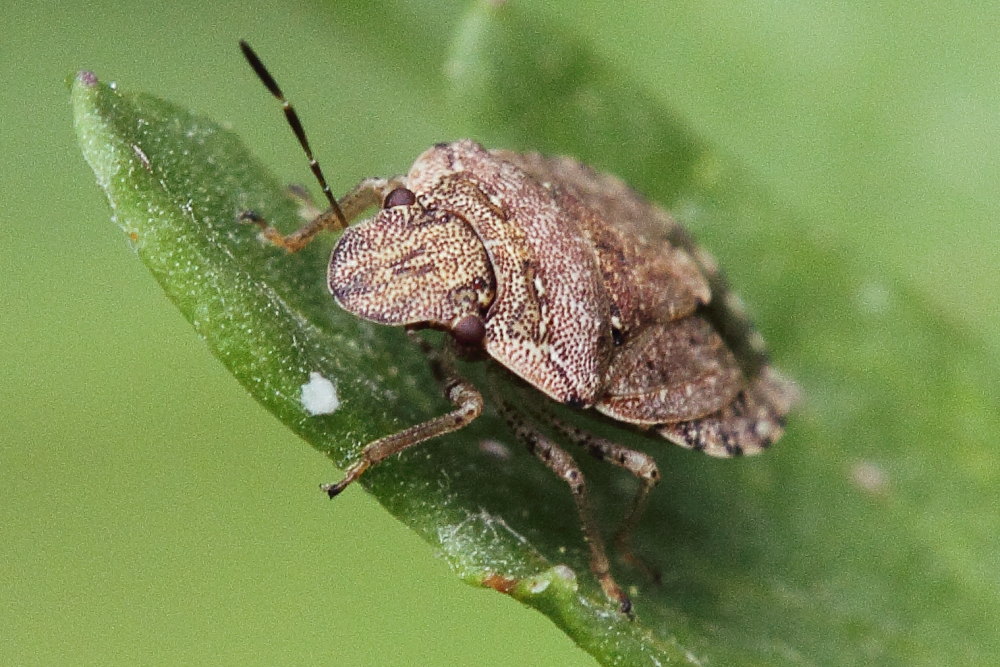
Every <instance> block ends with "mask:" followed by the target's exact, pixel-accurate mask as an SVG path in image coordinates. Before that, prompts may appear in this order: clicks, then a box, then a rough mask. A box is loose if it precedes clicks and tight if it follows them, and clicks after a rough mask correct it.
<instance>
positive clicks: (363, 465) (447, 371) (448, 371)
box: [321, 335, 483, 498]
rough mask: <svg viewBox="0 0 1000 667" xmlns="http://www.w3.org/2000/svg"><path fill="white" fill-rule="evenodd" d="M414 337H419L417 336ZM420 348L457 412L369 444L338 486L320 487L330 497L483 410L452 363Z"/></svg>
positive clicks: (480, 400) (427, 348) (477, 395)
mask: <svg viewBox="0 0 1000 667" xmlns="http://www.w3.org/2000/svg"><path fill="white" fill-rule="evenodd" d="M413 337H414V338H417V337H416V336H415V335H414V336H413ZM417 340H418V341H419V342H420V344H421V348H422V349H423V350H424V352H425V353H426V354H427V355H428V360H429V362H430V365H431V370H432V371H433V372H434V375H435V377H436V378H437V379H438V381H439V382H441V385H442V387H443V388H444V395H445V397H446V398H447V399H448V400H449V401H451V403H452V405H454V406H455V409H454V410H452V411H451V412H448V413H446V414H443V415H441V416H440V417H435V418H434V419H430V420H428V421H425V422H423V423H422V424H417V425H415V426H411V427H410V428H407V429H404V430H402V431H400V432H398V433H393V434H392V435H388V436H386V437H384V438H379V439H378V440H376V441H374V442H371V443H369V444H368V445H366V446H365V448H364V449H363V450H361V458H360V459H359V460H358V461H357V462H356V463H354V464H353V465H351V466H350V467H349V468H347V470H346V471H345V472H344V478H343V479H342V480H340V481H339V482H337V483H335V484H324V485H323V486H322V487H321V488H322V489H323V490H324V491H325V492H326V493H327V495H329V496H330V497H331V498H333V497H335V496H336V495H338V494H339V493H340V492H341V491H343V490H344V489H345V488H347V486H348V485H350V484H351V482H353V481H355V480H356V479H358V478H359V477H361V475H362V474H363V473H364V472H365V471H366V470H368V468H370V467H372V466H373V465H376V464H378V463H379V462H381V461H383V460H385V459H386V458H388V457H390V456H392V455H393V454H397V453H399V452H401V451H403V450H404V449H407V448H409V447H412V446H413V445H417V444H420V443H421V442H424V441H425V440H430V439H431V438H436V437H438V436H439V435H444V434H445V433H451V432H452V431H457V430H458V429H460V428H463V427H465V426H468V425H469V424H470V423H471V422H472V421H473V420H474V419H476V417H478V416H479V415H480V414H481V413H482V411H483V397H482V394H480V393H479V391H478V390H477V389H476V388H475V387H474V386H473V385H472V384H471V383H469V382H468V381H467V380H465V379H463V378H461V377H459V376H458V374H456V373H455V371H454V369H452V367H451V364H450V363H449V361H448V360H447V359H445V358H444V356H443V355H441V354H440V353H439V352H438V351H437V350H435V349H433V348H432V347H431V346H430V345H428V344H427V343H425V342H424V341H423V340H422V339H417Z"/></svg>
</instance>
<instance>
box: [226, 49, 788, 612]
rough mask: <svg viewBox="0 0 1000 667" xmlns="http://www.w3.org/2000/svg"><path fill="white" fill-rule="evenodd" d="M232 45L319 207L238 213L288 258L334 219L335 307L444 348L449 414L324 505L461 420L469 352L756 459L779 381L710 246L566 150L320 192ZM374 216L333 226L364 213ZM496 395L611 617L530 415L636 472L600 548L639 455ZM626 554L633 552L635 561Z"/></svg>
mask: <svg viewBox="0 0 1000 667" xmlns="http://www.w3.org/2000/svg"><path fill="white" fill-rule="evenodd" d="M240 45H241V47H242V49H243V53H244V55H245V56H246V58H247V60H248V61H249V62H250V65H251V66H252V67H253V69H254V71H255V72H256V73H257V75H258V76H259V77H260V79H261V80H262V81H263V82H264V84H265V86H267V88H268V90H270V92H271V93H272V94H273V95H274V96H275V97H276V98H277V99H278V100H280V101H281V102H282V104H283V105H284V110H285V114H286V116H287V118H288V121H289V123H290V125H291V126H292V129H293V130H294V131H295V134H296V136H297V137H298V139H299V141H300V143H301V144H302V147H303V149H304V150H305V152H306V155H307V156H308V157H309V160H310V165H311V167H312V170H313V173H314V174H315V176H316V178H317V180H318V181H319V183H320V185H321V186H322V188H323V192H324V194H325V195H326V198H327V200H328V202H329V204H330V207H329V208H328V209H327V210H326V211H322V212H320V211H317V213H316V215H315V217H314V218H313V219H312V220H311V221H310V222H308V223H307V224H306V225H305V226H303V227H302V228H301V229H299V230H298V231H296V232H294V233H292V234H290V235H288V236H284V235H282V234H281V233H280V232H278V231H277V230H275V229H274V228H273V227H270V226H268V225H267V224H266V223H265V222H264V221H263V220H262V219H261V218H259V217H257V216H256V215H255V214H253V213H250V212H246V213H243V214H242V215H241V217H242V218H243V219H244V220H247V221H250V222H254V223H256V224H257V225H259V226H260V228H261V229H262V234H263V236H264V237H265V238H266V239H267V240H268V241H270V242H271V243H273V244H275V245H277V246H280V247H282V248H285V249H286V250H289V251H292V252H294V251H296V250H299V249H300V248H302V247H303V246H305V245H306V244H307V243H309V242H310V241H311V240H312V239H313V238H314V237H315V235H316V234H317V233H318V232H320V231H322V230H326V229H329V230H344V231H343V234H342V235H341V236H340V239H339V240H338V241H337V244H336V246H335V247H334V249H333V253H332V255H331V257H330V264H329V271H328V284H329V288H330V291H331V292H332V294H333V297H334V299H335V300H336V301H337V303H338V304H339V305H340V306H341V307H342V308H344V309H345V310H347V311H349V312H351V313H353V314H355V315H357V316H359V317H362V318H364V319H366V320H370V321H372V322H377V323H380V324H389V325H397V326H404V327H407V329H409V330H414V329H418V328H423V327H433V328H435V329H441V330H444V331H446V332H448V333H450V334H451V339H450V340H451V344H450V345H448V346H446V348H445V349H443V350H437V349H433V348H432V347H431V346H430V345H429V344H427V343H426V342H425V341H423V340H422V339H419V338H418V339H417V340H418V343H419V344H420V345H421V346H422V348H423V349H424V351H425V352H426V353H427V355H428V358H429V360H430V363H431V367H432V369H433V370H434V372H435V375H436V376H437V378H438V379H439V380H440V382H441V384H442V387H443V389H444V393H445V396H446V397H447V398H448V400H449V401H450V402H451V403H452V404H453V405H454V406H455V408H454V410H452V411H451V412H449V413H447V414H445V415H443V416H440V417H437V418H435V419H431V420H430V421H427V422H424V423H422V424H417V425H416V426H411V427H410V428H407V429H405V430H403V431H401V432H399V433H395V434H393V435H389V436H386V437H384V438H381V439H379V440H376V441H375V442H372V443H370V444H368V445H367V446H366V447H364V449H362V451H361V455H360V458H359V460H358V461H357V462H356V463H354V464H353V465H351V466H350V467H348V469H347V471H346V474H345V477H344V479H343V480H342V481H340V482H338V483H336V484H330V485H327V486H325V487H324V489H325V490H326V491H327V492H328V493H329V495H330V497H331V498H332V497H334V496H335V495H337V494H338V493H340V492H341V491H343V490H344V488H345V487H347V486H348V485H349V484H350V483H351V482H353V481H354V480H356V479H358V478H359V477H360V476H361V475H362V474H363V473H364V472H365V470H367V469H368V468H370V467H371V466H373V465H375V464H377V463H379V462H380V461H382V460H384V459H385V458H386V457H388V456H391V455H393V454H395V453H397V452H400V451H402V450H403V449H406V448H407V447H411V446H413V445H416V444H418V443H420V442H423V441H425V440H428V439H430V438H434V437H436V436H439V435H442V434H445V433H449V432H452V431H455V430H457V429H460V428H462V427H464V426H466V425H467V424H469V423H470V422H472V421H473V420H474V419H476V418H477V417H478V416H479V414H480V413H481V411H482V409H483V398H482V395H481V394H480V393H479V391H478V390H477V389H476V387H474V386H473V385H472V384H471V383H469V382H468V381H466V380H465V379H463V378H462V377H460V376H459V375H458V374H457V373H456V372H455V370H454V368H453V365H452V363H451V361H452V359H453V358H454V356H455V355H456V354H458V355H461V356H462V357H464V358H472V357H474V356H476V355H477V354H478V356H479V357H480V358H482V359H484V360H486V361H488V362H489V363H490V364H491V365H492V368H493V370H495V371H496V372H497V373H499V374H503V375H507V376H509V377H512V378H515V379H516V381H517V382H518V383H520V384H521V385H523V386H524V388H525V391H529V390H530V391H534V392H535V393H536V395H537V394H539V393H540V394H543V395H544V396H546V397H547V398H548V399H549V400H551V401H553V402H555V403H560V404H563V405H567V406H570V407H572V408H576V409H579V410H590V411H596V412H597V413H600V414H602V415H604V416H606V417H609V418H611V419H612V420H614V421H616V422H619V423H620V424H623V425H627V426H631V427H634V428H637V429H639V430H642V431H644V432H647V433H650V434H653V435H656V436H662V437H663V438H666V439H667V440H669V441H671V442H673V443H675V444H678V445H680V446H682V447H687V448H690V449H697V450H700V451H703V452H705V453H707V454H710V455H712V456H737V455H740V454H753V453H756V452H759V451H761V450H762V449H764V448H765V447H767V446H768V445H770V444H771V443H772V442H774V441H775V440H777V439H778V438H779V437H780V436H781V434H782V430H783V425H784V418H785V414H786V413H787V412H788V410H789V408H790V406H791V403H792V401H793V397H794V393H795V390H794V386H793V385H792V384H791V383H790V382H789V381H787V380H785V379H783V378H782V377H781V376H780V375H779V374H778V372H777V371H775V370H774V369H773V368H771V366H770V365H769V364H768V362H767V357H766V355H765V352H764V346H763V341H762V339H761V337H760V335H759V334H758V333H757V332H756V331H755V330H754V329H753V327H752V326H751V324H750V322H749V321H748V319H747V317H746V316H745V314H744V312H743V309H742V307H741V306H740V303H739V300H738V299H737V298H736V297H735V295H733V294H732V293H731V292H730V291H729V289H728V287H727V285H726V282H725V280H724V279H723V277H722V275H721V274H720V272H719V270H718V268H717V267H716V264H715V261H714V260H713V259H712V257H711V255H709V254H708V253H706V252H704V251H703V250H701V249H700V248H698V247H697V246H696V245H695V244H694V243H693V241H692V240H691V238H690V237H689V236H688V235H687V233H686V232H685V231H684V230H683V229H682V228H681V227H680V226H679V225H678V224H677V223H676V222H675V221H674V220H673V219H672V218H671V217H670V216H669V215H668V214H667V213H666V212H664V211H663V210H662V209H660V208H658V207H657V206H654V205H653V204H650V203H649V202H647V201H646V200H645V199H643V198H642V197H641V196H639V195H638V194H637V193H635V192H634V191H633V190H632V189H630V188H629V187H628V186H627V185H625V183H623V182H622V181H621V180H619V179H617V178H615V177H613V176H609V175H607V174H602V173H599V172H596V171H594V170H593V169H590V168H589V167H586V166H585V165H582V164H580V163H579V162H576V161H574V160H571V159H569V158H560V157H556V158H553V157H543V156H541V155H537V154H521V153H514V152H510V151H503V150H486V149H484V148H483V147H482V146H480V145H479V144H477V143H474V142H472V141H468V140H465V141H456V142H453V143H447V144H438V145H436V146H433V147H431V148H430V149H428V150H427V151H425V152H424V153H423V154H422V155H420V156H419V157H418V158H417V159H416V161H415V162H414V163H413V166H412V167H411V168H410V171H409V173H407V174H406V175H405V176H398V177H395V178H389V179H382V178H373V179H367V180H365V181H362V182H361V183H360V184H359V185H358V186H357V187H355V188H354V189H353V190H352V191H351V192H350V193H348V194H347V195H346V196H345V197H343V198H342V199H341V200H339V201H338V200H336V199H335V198H334V197H333V195H332V194H331V192H330V188H329V187H328V186H327V184H326V181H325V179H324V177H323V174H322V172H321V170H320V168H319V165H318V164H317V162H316V160H315V159H314V158H313V155H312V150H311V149H310V147H309V144H308V141H307V140H306V137H305V134H304V132H303V130H302V124H301V123H300V121H299V119H298V116H297V115H296V113H295V111H294V110H293V109H292V107H291V106H290V105H289V103H288V102H287V101H286V100H285V97H284V95H283V94H282V92H281V90H280V89H279V87H278V85H277V83H276V82H275V81H274V79H273V78H272V77H271V75H270V74H269V73H268V72H267V70H266V69H265V68H264V65H263V64H262V63H261V61H260V59H259V58H258V57H257V56H256V54H255V53H254V52H253V50H252V49H251V48H250V47H249V46H248V45H247V44H246V43H244V42H241V43H240ZM370 207H379V210H378V212H377V213H376V214H375V217H374V218H371V219H369V220H366V221H364V222H361V223H358V224H356V225H354V226H348V223H349V222H350V221H351V220H353V219H355V218H357V217H358V216H359V215H360V214H361V213H362V212H363V211H364V210H365V209H368V208H370ZM524 403H525V404H527V405H533V406H534V407H523V406H517V407H515V406H514V405H512V404H511V403H510V402H508V401H505V400H504V399H503V398H500V397H496V404H497V405H496V407H497V409H498V410H499V412H500V414H501V415H502V416H503V417H504V418H505V419H506V420H507V422H508V423H509V425H510V426H511V429H512V430H513V432H514V433H515V435H516V436H517V438H518V439H519V440H521V441H522V442H524V444H526V445H527V446H528V448H529V449H530V450H531V452H532V453H534V454H535V455H536V456H537V457H538V458H539V459H541V461H542V462H544V463H545V464H546V465H547V466H548V467H549V468H550V469H552V471H553V472H555V473H556V474H557V475H559V476H560V477H561V478H562V479H563V480H565V481H566V483H567V484H569V486H570V488H571V490H572V492H573V497H574V500H575V502H576V505H577V509H578V512H579V515H580V522H581V524H582V528H583V532H584V536H585V538H586V540H587V543H588V545H589V549H590V564H591V569H592V570H593V572H594V574H595V575H596V577H597V579H598V580H599V581H600V584H601V586H602V588H603V589H604V592H605V593H606V595H607V596H608V597H609V598H610V599H612V600H614V601H615V602H616V603H617V604H618V606H619V608H620V609H621V610H622V611H624V612H626V613H629V612H630V609H631V603H630V601H629V598H628V596H627V595H626V594H625V592H624V591H623V590H622V589H621V588H620V587H619V586H618V584H617V583H616V582H615V580H614V578H613V577H612V575H611V571H610V565H609V562H608V557H607V552H606V549H605V546H604V541H603V539H602V538H601V536H600V533H599V531H598V530H597V527H596V523H595V521H594V519H593V517H592V514H591V510H590V506H589V504H588V499H587V493H586V487H585V485H584V479H583V476H582V474H581V473H580V470H579V468H578V467H577V465H576V463H575V462H574V461H573V459H572V457H571V456H570V455H569V454H568V453H567V452H566V451H565V450H563V449H562V447H560V446H559V445H558V444H556V443H555V442H554V441H553V440H552V439H550V438H549V437H547V436H546V435H544V434H543V433H542V431H540V430H539V429H538V428H537V427H536V426H534V425H533V422H535V421H537V420H539V419H542V420H544V421H545V422H546V423H547V424H548V425H549V426H551V427H553V428H554V429H555V430H556V431H558V432H560V433H561V434H562V435H563V436H564V437H565V438H566V439H568V440H570V441H573V442H575V443H577V444H579V445H581V446H583V447H584V448H585V449H586V450H587V451H588V452H590V453H591V454H593V455H594V456H596V457H597V458H599V459H601V460H604V461H607V462H608V463H612V464H614V465H618V466H621V467H622V468H624V469H625V470H627V471H628V472H630V473H631V474H633V475H635V476H636V477H637V478H638V479H639V481H640V488H639V491H638V494H637V496H636V498H635V500H634V502H633V505H632V509H631V511H630V513H629V514H628V516H627V517H626V519H625V520H624V521H623V524H622V528H621V529H620V530H619V532H618V533H617V535H616V536H615V545H616V546H617V547H618V549H619V550H620V551H621V553H622V555H623V556H624V557H626V558H632V557H631V553H630V551H629V546H628V542H629V538H630V535H631V532H632V530H633V528H634V527H635V525H636V523H637V521H638V518H639V516H640V514H641V512H642V510H643V508H644V507H645V504H646V501H647V499H648V495H649V492H650V491H651V490H652V488H653V487H654V486H655V485H656V483H657V482H658V481H659V471H658V469H657V467H656V463H655V462H654V461H653V459H652V458H651V457H649V456H648V455H647V454H645V453H643V452H640V451H637V450H634V449H631V448H628V447H625V446H622V445H619V444H616V443H614V442H611V441H608V440H606V439H604V438H600V437H597V436H594V435H591V434H589V433H587V432H586V431H583V430H581V429H579V428H577V427H575V426H571V425H569V424H567V423H565V422H563V421H561V420H559V419H557V418H555V417H554V416H552V415H551V414H550V412H549V411H548V410H546V409H544V408H543V407H541V406H539V405H538V403H539V402H538V401H525V402H524ZM633 560H634V558H633Z"/></svg>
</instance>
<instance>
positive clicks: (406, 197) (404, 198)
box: [382, 188, 417, 208]
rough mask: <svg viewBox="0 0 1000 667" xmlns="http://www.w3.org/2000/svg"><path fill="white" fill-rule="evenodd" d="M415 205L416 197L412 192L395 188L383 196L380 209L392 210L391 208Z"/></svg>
mask: <svg viewBox="0 0 1000 667" xmlns="http://www.w3.org/2000/svg"><path fill="white" fill-rule="evenodd" d="M416 203H417V196H416V195H415V194H413V191H412V190H408V189H407V188H396V189H395V190H393V191H392V192H390V193H389V194H387V195H386V196H385V201H384V202H383V203H382V208H392V207H393V206H413V205H414V204H416Z"/></svg>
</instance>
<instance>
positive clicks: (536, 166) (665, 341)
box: [358, 141, 794, 455]
mask: <svg viewBox="0 0 1000 667" xmlns="http://www.w3.org/2000/svg"><path fill="white" fill-rule="evenodd" d="M404 180H405V182H406V185H407V187H409V188H410V189H412V190H413V191H414V192H416V193H417V198H418V200H419V202H420V203H421V205H422V206H424V207H426V209H427V210H428V211H438V212H440V211H447V212H448V213H449V214H451V215H452V216H454V217H455V218H461V219H462V220H464V221H465V222H466V223H467V224H468V227H469V228H470V229H472V230H473V231H474V233H475V235H476V236H477V237H478V239H479V241H480V243H481V245H482V247H483V248H484V250H485V253H486V257H487V263H488V265H489V267H490V269H491V270H492V274H491V278H492V279H493V280H495V283H494V284H495V286H496V294H495V298H494V299H493V301H492V303H491V304H489V307H488V309H486V311H485V322H484V325H485V330H486V334H485V342H484V347H485V350H486V352H487V353H488V354H489V355H490V356H491V357H493V358H494V359H495V360H496V361H497V362H499V363H500V364H501V365H502V366H504V367H506V368H507V369H508V370H510V371H512V372H514V373H515V374H517V375H519V376H520V377H521V378H523V379H524V380H526V381H527V382H529V383H530V384H531V385H532V386H534V387H536V388H537V389H539V390H541V391H543V392H544V393H546V394H548V395H549V396H550V397H552V398H553V399H555V400H557V401H560V402H563V403H567V404H570V405H573V406H576V407H594V408H596V409H597V410H598V411H600V412H602V413H604V414H606V415H608V416H610V417H613V418H614V419H617V420H619V421H622V422H625V423H628V424H634V425H636V426H641V427H648V426H657V425H661V428H658V429H654V431H655V432H657V433H660V434H661V435H663V436H664V437H667V438H668V439H670V440H672V441H674V442H678V443H679V444H683V445H684V446H687V447H692V448H695V449H700V450H704V451H706V452H708V453H710V454H713V455H733V454H745V453H752V452H755V451H759V450H760V449H762V448H763V447H765V446H766V445H768V444H770V443H771V442H773V440H774V439H776V437H777V434H780V432H781V428H782V424H781V420H782V418H783V415H784V414H785V412H787V410H788V406H789V404H790V402H791V397H792V395H793V392H794V390H793V388H792V385H791V384H790V383H788V382H787V381H786V380H784V379H783V378H781V376H780V375H779V374H778V373H777V372H775V371H773V370H772V369H770V367H769V366H768V365H767V362H766V356H765V354H764V351H763V349H762V348H761V347H760V343H759V335H758V334H756V332H755V330H754V329H753V327H752V326H751V324H750V323H749V320H747V319H746V316H745V314H744V313H743V312H742V308H741V307H739V302H738V299H736V298H735V297H734V296H733V295H731V293H730V292H729V290H728V286H727V285H726V282H725V280H724V278H723V277H722V276H721V274H720V273H719V272H718V269H717V267H716V264H715V260H714V259H713V258H712V256H711V255H710V254H708V253H707V252H705V251H703V250H701V249H699V248H698V247H697V246H695V245H694V243H693V242H692V241H691V240H690V238H689V237H688V235H687V234H686V233H685V232H684V230H683V229H682V228H681V227H680V226H679V225H677V223H676V222H675V221H674V220H673V219H672V218H671V217H670V216H669V215H668V214H667V213H666V212H664V211H663V210H662V209H660V208H659V207H657V206H655V205H653V204H651V203H650V202H648V201H647V200H646V199H644V198H643V197H641V196H640V195H638V194H637V193H636V192H635V191H633V190H632V189H631V188H629V187H628V186H627V185H626V184H625V183H624V182H623V181H621V180H620V179H618V178H615V177H613V176H610V175H608V174H602V173H599V172H596V171H594V170H593V169H591V168H589V167H587V166H585V165H582V164H580V163H579V162H576V161H574V160H572V159H569V158H561V157H555V158H551V157H544V156H541V155H538V154H519V153H513V152H510V151H499V150H498V151H487V150H485V149H483V148H482V147H481V146H479V145H478V144H476V143H474V142H471V141H459V142H454V143H451V144H439V145H437V146H434V147H432V148H431V149H429V150H427V151H426V152H425V153H424V154H423V155H421V156H420V157H419V158H417V160H416V161H415V163H414V165H413V167H412V168H411V170H410V172H409V174H408V175H407V176H406V178H405V179H404ZM380 215H381V214H380ZM397 243H403V244H404V245H405V244H407V243H409V242H408V241H397ZM462 243H463V246H462V247H468V241H467V240H465V239H464V238H463V242H462ZM457 248H458V246H455V249H456V250H457ZM477 261H478V260H477ZM476 266H477V268H476V269H475V270H476V271H480V272H481V271H482V267H481V265H480V264H477V265H476ZM358 269H359V270H361V269H363V267H360V266H359V267H358ZM435 275H437V274H435ZM468 275H471V274H463V280H467V278H468ZM421 300H422V299H421ZM454 312H457V311H456V310H455V308H454V307H450V308H449V309H448V313H454ZM378 321H384V320H378ZM453 321H454V320H453ZM439 322H440V321H439ZM666 425H673V426H666Z"/></svg>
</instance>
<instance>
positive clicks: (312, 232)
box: [237, 178, 400, 252]
mask: <svg viewBox="0 0 1000 667" xmlns="http://www.w3.org/2000/svg"><path fill="white" fill-rule="evenodd" d="M399 184H400V180H399V179H398V178H393V179H387V178H366V179H365V180H363V181H361V182H360V183H358V184H357V185H356V186H355V187H354V189H352V190H351V191H350V192H348V193H347V194H346V195H344V197H343V198H342V199H340V200H339V202H338V204H339V206H340V210H339V211H337V210H334V209H333V208H328V209H326V210H325V211H320V212H319V213H318V214H315V213H316V209H315V206H314V205H313V204H312V202H311V200H310V198H309V196H308V194H306V195H305V196H303V194H302V191H301V190H299V189H295V190H292V189H290V193H291V195H292V197H293V198H294V199H295V200H296V201H298V202H299V204H300V206H301V207H302V208H303V211H305V212H306V213H314V214H315V215H314V217H312V218H311V219H310V220H309V221H308V222H306V224H304V225H302V227H300V228H299V229H297V230H295V231H294V232H292V233H291V234H282V233H281V232H280V231H279V230H277V229H276V228H274V227H272V226H271V225H270V224H268V222H267V220H265V219H264V218H263V217H261V216H260V215H259V214H257V213H256V212H255V211H241V212H240V214H239V215H238V216H237V220H239V221H240V222H246V223H250V224H254V225H257V226H258V227H260V230H261V236H263V237H264V239H266V240H267V241H268V242H269V243H271V244H273V245H276V246H278V247H279V248H284V249H285V250H287V251H288V252H298V251H299V250H302V248H304V247H306V246H307V245H309V242H310V241H312V240H313V239H314V238H315V237H316V235H317V234H319V233H320V232H322V231H324V230H330V231H336V230H339V229H342V228H343V224H342V223H341V217H340V216H341V214H342V215H343V222H344V223H349V222H351V221H352V220H354V219H355V218H357V217H358V216H359V215H361V213H363V212H364V211H365V209H368V208H370V207H372V206H381V204H382V201H383V200H384V199H385V196H386V195H387V194H389V192H391V191H392V190H393V189H394V188H396V187H398V186H399Z"/></svg>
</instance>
